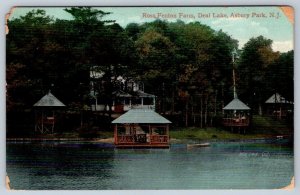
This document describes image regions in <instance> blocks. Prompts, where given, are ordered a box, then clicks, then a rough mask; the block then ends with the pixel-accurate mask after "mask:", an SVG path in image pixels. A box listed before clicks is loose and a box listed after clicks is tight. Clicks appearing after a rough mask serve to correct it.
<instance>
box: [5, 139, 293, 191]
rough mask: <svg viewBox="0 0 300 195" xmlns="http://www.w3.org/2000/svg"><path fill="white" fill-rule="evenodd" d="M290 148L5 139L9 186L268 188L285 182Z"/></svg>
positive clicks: (290, 161) (290, 169)
mask: <svg viewBox="0 0 300 195" xmlns="http://www.w3.org/2000/svg"><path fill="white" fill-rule="evenodd" d="M293 167H294V158H293V150H292V148H288V147H284V146H282V145H274V144H269V143H237V142H229V143H219V142H218V143H212V144H211V146H210V147H206V148H192V149H187V148H186V145H184V144H174V145H172V146H171V148H170V149H114V148H112V145H109V144H99V143H84V142H82V143H73V142H65V143H63V142H43V143H40V142H39V143H10V142H8V143H7V174H8V175H9V177H10V180H11V187H12V188H13V189H22V190H29V189H32V190H49V189H56V190H57V189H61V190H73V189H74V190H75V189H79V190H84V189H90V190H104V189H113V190H117V189H270V188H281V187H283V186H286V185H288V184H289V183H290V181H291V177H292V176H293V172H294V168H293Z"/></svg>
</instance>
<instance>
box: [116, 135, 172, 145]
mask: <svg viewBox="0 0 300 195" xmlns="http://www.w3.org/2000/svg"><path fill="white" fill-rule="evenodd" d="M167 143H169V136H168V135H150V136H146V134H137V135H118V136H117V144H167Z"/></svg>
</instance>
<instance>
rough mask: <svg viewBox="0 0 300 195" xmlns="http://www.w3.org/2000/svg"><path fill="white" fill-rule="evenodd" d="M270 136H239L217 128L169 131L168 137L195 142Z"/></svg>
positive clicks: (267, 135) (268, 135)
mask: <svg viewBox="0 0 300 195" xmlns="http://www.w3.org/2000/svg"><path fill="white" fill-rule="evenodd" d="M271 136H272V135H270V134H245V135H244V134H239V133H231V132H229V131H225V130H221V129H217V128H205V129H201V128H199V127H187V128H180V129H174V130H171V131H170V137H171V138H175V139H196V140H211V139H217V140H230V139H257V138H266V137H271Z"/></svg>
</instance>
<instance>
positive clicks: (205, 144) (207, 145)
mask: <svg viewBox="0 0 300 195" xmlns="http://www.w3.org/2000/svg"><path fill="white" fill-rule="evenodd" d="M209 146H210V143H200V144H187V148H198V147H209Z"/></svg>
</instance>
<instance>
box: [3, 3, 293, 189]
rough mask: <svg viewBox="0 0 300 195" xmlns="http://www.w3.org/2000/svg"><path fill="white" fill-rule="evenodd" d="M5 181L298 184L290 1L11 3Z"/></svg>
mask: <svg viewBox="0 0 300 195" xmlns="http://www.w3.org/2000/svg"><path fill="white" fill-rule="evenodd" d="M6 83H7V85H6V90H7V93H6V118H7V122H6V127H7V129H6V135H7V137H6V181H7V183H6V186H7V188H8V189H13V190H177V189H179V190H201V189H283V188H284V189H292V188H293V187H294V175H295V174H294V147H293V146H294V142H293V140H294V10H293V8H292V7H289V6H232V7H231V6H218V7H212V6H210V7H201V6H194V7H171V6H164V7H15V8H13V9H11V11H10V13H9V14H7V17H6Z"/></svg>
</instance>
